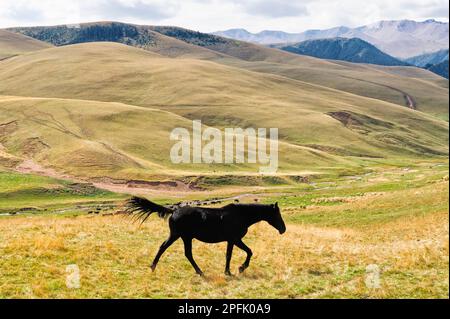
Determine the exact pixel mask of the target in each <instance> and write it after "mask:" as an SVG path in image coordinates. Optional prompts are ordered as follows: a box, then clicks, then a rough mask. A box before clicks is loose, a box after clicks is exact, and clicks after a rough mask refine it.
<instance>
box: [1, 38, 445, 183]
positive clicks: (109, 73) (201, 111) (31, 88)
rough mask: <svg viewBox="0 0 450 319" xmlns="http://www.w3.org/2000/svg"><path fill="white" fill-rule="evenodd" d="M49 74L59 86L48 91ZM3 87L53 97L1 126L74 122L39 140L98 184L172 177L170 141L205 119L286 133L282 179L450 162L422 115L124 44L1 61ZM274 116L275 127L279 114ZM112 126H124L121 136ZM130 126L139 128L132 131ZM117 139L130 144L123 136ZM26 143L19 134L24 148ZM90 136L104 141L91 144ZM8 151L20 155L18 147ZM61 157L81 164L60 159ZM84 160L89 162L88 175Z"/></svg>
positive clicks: (9, 111) (6, 115) (6, 103)
mask: <svg viewBox="0 0 450 319" xmlns="http://www.w3.org/2000/svg"><path fill="white" fill-rule="evenodd" d="M42 74H46V75H47V77H48V79H49V80H48V81H39V80H38V79H39V78H40V77H41V76H42ZM0 79H1V82H0V94H3V95H14V96H30V97H43V98H54V99H53V100H52V99H42V100H40V99H29V98H4V99H3V100H2V101H0V107H1V108H2V109H3V110H5V111H4V112H3V113H2V115H1V116H2V121H1V123H8V122H11V121H14V120H18V119H24V120H25V121H29V120H27V117H30V116H31V119H33V118H34V116H38V118H39V120H38V121H37V122H36V121H35V122H34V124H33V125H37V124H39V125H42V121H43V120H45V121H44V123H46V121H48V120H49V119H51V117H55V118H57V120H58V121H59V122H63V123H66V121H69V122H68V123H67V124H64V127H68V128H70V129H68V132H66V129H65V128H64V129H62V128H61V127H59V126H57V127H56V129H55V128H54V127H53V130H52V131H48V130H49V128H45V126H44V127H42V126H40V128H39V130H40V129H42V128H45V131H46V132H47V131H48V133H49V134H50V133H51V134H57V135H54V136H53V135H52V137H50V136H47V137H45V138H44V137H42V138H43V139H44V140H43V142H44V143H46V144H53V143H57V144H59V147H58V146H56V145H55V146H54V147H53V146H52V147H51V148H50V150H47V151H46V152H50V153H51V154H53V155H47V156H45V159H46V161H47V163H49V164H54V165H56V166H57V167H58V168H59V169H63V168H65V167H67V168H65V169H64V170H68V171H71V172H81V171H83V172H89V169H90V165H89V164H88V163H89V161H91V160H92V161H95V162H96V163H97V164H96V165H98V166H99V167H96V165H92V166H93V167H92V169H93V170H94V171H95V172H90V173H89V174H93V173H95V174H97V175H98V174H99V172H101V171H102V169H106V171H107V172H108V174H113V175H114V174H115V173H117V172H119V171H121V172H122V173H123V172H124V171H126V170H127V169H131V170H139V167H140V166H143V169H144V170H147V171H153V173H155V167H158V164H159V165H162V166H166V167H165V168H167V166H171V165H169V164H168V160H169V158H168V154H169V146H170V145H168V143H167V142H168V135H169V132H170V130H171V129H173V128H174V127H179V126H181V127H186V126H189V125H191V124H190V123H191V122H189V121H188V119H201V120H202V121H203V123H204V124H205V125H213V126H215V127H219V128H220V127H236V126H238V127H249V126H251V127H277V128H279V130H280V137H281V139H282V141H283V143H285V144H282V147H283V149H282V150H281V151H282V152H283V154H285V155H286V156H285V157H282V163H281V166H280V167H281V170H282V171H284V172H296V171H303V170H309V169H313V168H314V169H318V170H323V169H324V168H325V167H330V166H336V167H339V166H340V165H341V164H342V165H350V166H354V165H356V166H359V165H362V163H361V160H362V161H365V160H367V161H369V162H371V161H372V159H373V158H386V159H394V158H398V157H417V156H429V155H431V156H440V155H446V154H447V153H448V145H447V143H448V123H446V122H443V121H440V120H437V119H435V118H433V117H431V116H428V115H426V114H424V113H421V112H416V111H413V110H410V109H407V108H405V107H401V106H398V105H395V104H391V103H387V102H383V101H378V100H374V99H368V98H364V97H361V96H357V95H353V94H348V93H344V92H341V91H336V90H332V89H328V88H326V87H322V86H317V85H312V84H309V83H305V82H301V81H296V80H291V79H289V78H286V77H279V76H275V75H269V74H261V73H258V72H250V71H245V70H242V69H237V68H234V67H228V66H224V65H222V64H218V63H214V62H209V61H201V60H192V59H171V58H167V57H163V56H160V55H157V54H155V53H150V52H147V51H145V50H139V49H135V48H132V47H129V46H125V45H121V44H115V43H91V44H79V45H73V46H64V47H59V48H53V49H48V50H44V51H39V52H35V53H30V54H27V55H24V56H20V57H15V58H13V59H10V60H7V61H3V62H2V63H0ZM21 83H29V85H26V86H24V85H21ZM55 99H56V100H55ZM61 99H78V100H79V99H83V100H97V101H104V102H121V103H124V104H127V105H124V104H111V103H98V102H83V101H72V100H61ZM24 105H26V106H27V107H26V108H24ZM155 109H160V110H163V112H161V111H156V110H155ZM274 110H276V113H277V116H276V117H274V116H271V114H273V112H274ZM92 112H105V113H100V114H96V113H94V114H92ZM110 112H112V114H126V115H127V116H119V115H111V114H109V113H110ZM72 113H74V114H72ZM107 114H109V115H107ZM91 116H92V117H93V118H91ZM111 116H113V118H114V119H115V120H116V121H118V123H117V125H118V126H117V127H116V128H115V130H113V131H111V125H112V123H111V121H110V120H111ZM132 119H136V122H135V123H133V125H131V126H130V121H132ZM149 123H152V124H151V125H152V126H151V128H152V129H151V133H150V131H149V129H148V127H149V125H150V124H149ZM27 125H31V123H30V124H27ZM54 125H55V124H53V126H54ZM155 125H156V127H155ZM19 127H26V126H19ZM130 127H131V128H130ZM118 131H123V134H118V136H116V135H117V132H118ZM30 132H34V131H29V133H30ZM112 132H114V136H113V135H112ZM24 133H25V132H24ZM61 133H64V138H61V136H59V135H60V134H61ZM19 136H21V134H14V138H17V137H19ZM106 136H110V138H111V139H113V140H108V139H107V138H106ZM32 137H33V134H29V135H27V136H26V138H32ZM92 137H95V140H96V142H95V143H94V142H92V141H89V142H86V141H84V139H86V138H87V139H88V140H90V139H91V138H92ZM26 138H25V137H24V139H26ZM47 139H50V140H47ZM97 139H99V140H101V141H103V142H106V143H107V145H108V146H105V145H102V144H101V143H99V140H97ZM121 139H122V140H121ZM119 140H121V141H119ZM3 144H6V145H7V146H8V145H11V146H8V148H9V149H14V147H18V146H17V145H20V142H19V141H17V142H15V143H13V142H10V144H8V143H3ZM130 144H131V145H130ZM14 145H16V146H14ZM68 145H70V147H68ZM80 149H85V150H86V152H87V153H86V154H85V153H84V151H83V152H80ZM288 150H289V151H288ZM63 151H64V152H65V153H66V154H67V152H68V151H69V152H70V154H72V155H71V156H62V152H63ZM115 151H118V152H119V155H118V154H116V153H115ZM122 151H124V152H125V153H124V154H122ZM112 155H114V156H112ZM348 156H349V158H347V157H348ZM68 158H72V159H71V160H70V161H67V159H68ZM43 159H44V157H41V158H40V160H43ZM87 159H89V160H87ZM78 161H80V162H83V161H86V162H87V163H86V166H85V167H83V164H80V163H78ZM98 161H100V162H101V161H108V163H105V164H104V165H101V164H100V163H98ZM110 161H112V162H111V163H110ZM94 167H95V168H94ZM152 167H153V170H152ZM81 168H82V169H81ZM202 169H203V168H202ZM208 169H209V168H208V167H206V168H205V170H208ZM222 169H224V170H225V171H227V170H230V171H231V170H234V169H236V168H234V167H229V168H226V167H224V168H221V169H220V170H222ZM242 169H243V170H244V171H245V170H246V169H249V168H248V167H247V168H242ZM97 170H99V172H96V171H97ZM183 170H187V171H189V170H190V168H189V167H184V168H183ZM239 170H240V169H239ZM250 171H255V170H254V169H250Z"/></svg>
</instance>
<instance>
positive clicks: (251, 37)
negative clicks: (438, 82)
mask: <svg viewBox="0 0 450 319" xmlns="http://www.w3.org/2000/svg"><path fill="white" fill-rule="evenodd" d="M213 34H215V35H220V36H224V37H227V38H232V39H236V40H242V41H248V42H253V43H259V44H280V43H297V42H302V41H306V40H314V39H327V38H336V37H342V38H359V39H362V40H364V41H367V42H369V43H371V44H373V45H375V46H376V47H377V48H378V49H380V50H381V51H383V52H385V53H387V54H389V55H392V56H394V57H397V58H409V57H413V56H417V55H421V54H425V53H430V52H435V51H438V50H441V49H448V43H449V31H448V23H444V22H439V21H436V20H432V19H431V20H426V21H422V22H416V21H411V20H391V21H379V22H376V23H373V24H369V25H365V26H360V27H356V28H349V27H345V26H340V27H335V28H331V29H325V30H307V31H305V32H301V33H286V32H283V31H262V32H259V33H250V32H248V31H246V30H245V29H230V30H226V31H218V32H214V33H213Z"/></svg>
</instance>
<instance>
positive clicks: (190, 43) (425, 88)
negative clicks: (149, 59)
mask: <svg viewBox="0 0 450 319" xmlns="http://www.w3.org/2000/svg"><path fill="white" fill-rule="evenodd" d="M11 30H12V31H14V32H19V33H22V34H26V35H29V36H31V37H35V38H37V39H40V40H43V41H48V42H50V43H53V44H55V45H67V44H73V43H80V42H92V41H114V42H120V43H123V44H127V45H131V46H136V47H139V48H144V49H146V50H149V51H153V52H157V53H160V54H162V55H165V56H170V57H187V58H195V59H207V60H214V61H216V62H219V63H222V64H225V65H230V66H236V67H239V68H244V69H247V70H252V71H257V72H262V73H270V74H275V75H281V76H283V77H288V78H292V79H296V80H301V81H304V82H308V83H313V84H318V85H321V86H326V87H330V88H335V89H338V90H342V91H345V92H350V93H353V94H357V95H361V96H365V97H370V98H375V99H380V100H383V101H387V102H390V103H395V104H398V105H403V106H404V105H406V104H407V102H406V100H405V94H407V95H409V96H411V97H412V99H413V100H414V101H415V107H416V108H417V109H418V110H421V111H423V112H427V113H430V114H433V115H435V116H437V117H440V118H442V119H445V120H448V81H447V82H446V83H445V82H444V83H442V85H438V86H436V85H435V82H436V81H439V79H440V77H439V76H436V75H432V73H431V72H427V73H428V74H429V75H427V76H426V77H425V78H424V77H421V78H420V79H416V78H409V77H407V76H402V75H400V74H401V73H404V72H409V71H408V69H416V68H412V67H399V68H398V69H399V71H398V72H397V73H396V74H393V73H389V74H387V73H384V72H379V70H377V69H374V68H373V67H372V66H361V65H356V64H352V63H347V64H342V63H336V62H334V61H326V60H321V59H316V58H312V57H306V56H299V55H296V54H292V53H288V52H285V51H281V50H278V49H273V48H268V47H263V46H259V45H255V44H251V43H246V42H242V41H236V40H231V39H226V38H222V37H218V36H214V35H210V34H204V33H200V32H195V31H192V30H187V29H183V28H177V27H163V26H137V25H130V24H122V23H115V22H99V23H88V24H81V26H80V28H69V27H67V26H57V27H34V28H14V29H11ZM404 69H405V71H404ZM425 72H426V71H425ZM430 79H431V80H430Z"/></svg>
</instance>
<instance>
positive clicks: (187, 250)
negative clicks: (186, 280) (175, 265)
mask: <svg viewBox="0 0 450 319" xmlns="http://www.w3.org/2000/svg"><path fill="white" fill-rule="evenodd" d="M183 242H184V255H185V256H186V258H187V259H188V260H189V261H190V263H191V265H192V267H194V269H195V272H196V273H197V274H198V275H200V276H203V272H202V271H201V269H200V268H199V267H198V265H197V263H196V262H195V260H194V257H193V256H192V238H183Z"/></svg>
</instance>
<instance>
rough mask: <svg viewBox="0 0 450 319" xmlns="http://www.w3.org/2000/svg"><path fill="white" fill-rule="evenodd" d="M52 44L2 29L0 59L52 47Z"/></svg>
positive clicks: (0, 33) (0, 34) (0, 31)
mask: <svg viewBox="0 0 450 319" xmlns="http://www.w3.org/2000/svg"><path fill="white" fill-rule="evenodd" d="M51 46H52V45H50V44H48V43H46V42H42V41H39V40H36V39H33V38H30V37H27V36H24V35H20V34H17V33H13V32H9V31H6V30H0V60H1V59H4V58H7V57H10V56H14V55H18V54H22V53H26V52H31V51H37V50H42V49H46V48H50V47H51Z"/></svg>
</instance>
